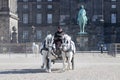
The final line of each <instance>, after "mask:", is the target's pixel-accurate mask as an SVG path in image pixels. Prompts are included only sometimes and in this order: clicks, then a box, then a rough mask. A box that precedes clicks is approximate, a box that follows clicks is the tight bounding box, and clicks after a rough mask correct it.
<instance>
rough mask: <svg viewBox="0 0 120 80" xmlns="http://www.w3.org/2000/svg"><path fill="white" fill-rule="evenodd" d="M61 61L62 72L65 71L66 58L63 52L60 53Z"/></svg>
mask: <svg viewBox="0 0 120 80" xmlns="http://www.w3.org/2000/svg"><path fill="white" fill-rule="evenodd" d="M62 59H63V69H62V70H63V71H65V67H66V66H65V61H66V56H65V52H62Z"/></svg>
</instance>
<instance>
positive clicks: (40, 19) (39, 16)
mask: <svg viewBox="0 0 120 80" xmlns="http://www.w3.org/2000/svg"><path fill="white" fill-rule="evenodd" d="M36 21H37V24H41V23H42V14H41V13H38V14H37V16H36Z"/></svg>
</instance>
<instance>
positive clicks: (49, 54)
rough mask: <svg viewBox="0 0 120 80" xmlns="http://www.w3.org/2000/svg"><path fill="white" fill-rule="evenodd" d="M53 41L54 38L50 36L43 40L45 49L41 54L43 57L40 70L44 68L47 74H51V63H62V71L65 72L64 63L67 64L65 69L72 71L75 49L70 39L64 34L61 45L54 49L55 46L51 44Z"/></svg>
mask: <svg viewBox="0 0 120 80" xmlns="http://www.w3.org/2000/svg"><path fill="white" fill-rule="evenodd" d="M53 39H54V37H53V36H52V35H51V34H49V35H47V37H46V39H45V40H46V41H45V43H44V44H45V46H46V48H45V49H43V50H42V52H41V53H42V55H43V65H42V68H43V67H44V68H45V69H46V70H47V71H48V72H51V63H53V64H54V63H58V62H60V63H63V70H65V63H66V62H67V63H68V66H67V69H68V70H69V69H70V68H72V70H74V54H75V51H76V49H75V44H74V42H73V41H72V40H71V37H70V36H68V35H67V34H64V36H63V38H62V44H61V45H60V46H59V47H57V48H55V44H53ZM58 43H59V42H58ZM55 49H56V50H55ZM54 50H55V51H54Z"/></svg>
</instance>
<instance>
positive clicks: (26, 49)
mask: <svg viewBox="0 0 120 80" xmlns="http://www.w3.org/2000/svg"><path fill="white" fill-rule="evenodd" d="M37 44H39V45H40V43H37ZM0 53H32V43H4V44H3V43H0Z"/></svg>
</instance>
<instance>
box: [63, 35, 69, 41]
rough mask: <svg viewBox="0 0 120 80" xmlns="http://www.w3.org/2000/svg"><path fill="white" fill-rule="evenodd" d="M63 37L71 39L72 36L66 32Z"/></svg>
mask: <svg viewBox="0 0 120 80" xmlns="http://www.w3.org/2000/svg"><path fill="white" fill-rule="evenodd" d="M63 38H65V39H67V40H71V36H69V35H68V34H64V35H63Z"/></svg>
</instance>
